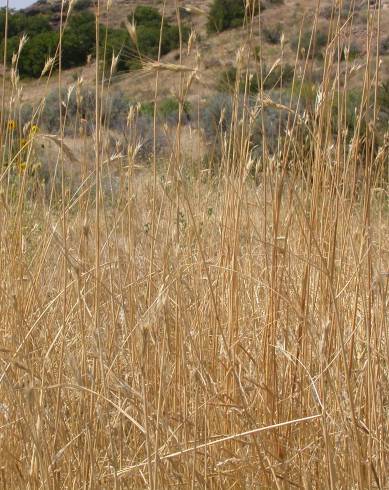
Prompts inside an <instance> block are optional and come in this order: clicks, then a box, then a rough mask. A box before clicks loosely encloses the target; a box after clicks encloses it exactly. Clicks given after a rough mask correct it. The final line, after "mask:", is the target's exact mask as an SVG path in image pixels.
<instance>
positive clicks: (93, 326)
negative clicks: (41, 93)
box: [0, 11, 389, 490]
mask: <svg viewBox="0 0 389 490" xmlns="http://www.w3.org/2000/svg"><path fill="white" fill-rule="evenodd" d="M378 15H379V12H378V11H373V12H372V13H371V19H370V21H369V22H371V23H372V25H373V24H374V23H376V22H377V19H378ZM339 27H340V26H339V24H337V23H336V22H335V23H334V33H335V38H336V32H337V29H339ZM250 36H251V33H250V28H247V43H248V44H249V41H250ZM373 46H374V43H372V45H371V46H370V48H369V50H368V53H367V55H366V57H367V58H366V62H367V66H366V68H365V72H364V90H365V94H364V98H363V100H362V103H361V107H359V108H357V111H356V121H357V122H356V125H355V127H356V129H355V133H354V134H353V135H351V136H352V137H351V138H350V135H348V134H347V132H346V131H339V133H338V134H333V133H332V131H331V120H332V119H331V106H332V105H333V100H334V97H339V99H340V104H339V107H340V109H339V112H338V127H340V128H341V129H345V126H344V124H345V123H344V112H343V109H345V104H346V99H345V97H344V94H345V93H346V92H347V83H348V81H347V80H348V75H349V73H350V71H351V70H353V68H352V66H351V65H347V66H346V72H343V71H342V72H341V71H340V70H339V65H337V64H336V63H335V64H333V61H334V60H336V59H337V55H338V52H337V49H338V48H339V49H341V47H340V46H337V45H336V42H334V43H332V45H331V46H330V47H329V48H328V50H327V53H326V59H325V70H324V75H323V82H322V85H321V91H320V92H319V94H320V95H318V97H317V99H316V106H315V108H314V110H313V112H312V113H310V114H298V113H297V112H296V111H295V109H294V108H293V109H290V110H289V108H288V107H285V105H283V104H281V103H280V104H276V103H272V102H270V101H269V99H268V98H266V96H265V94H263V93H260V95H259V97H258V99H257V101H256V105H255V107H254V108H251V109H248V108H247V109H246V110H244V111H243V114H240V113H239V110H238V109H237V108H235V110H234V117H233V118H232V121H231V128H230V131H229V133H228V135H225V137H224V139H223V138H221V139H219V140H218V141H219V143H220V142H221V141H224V143H220V145H221V146H222V148H221V149H220V159H219V167H218V170H217V171H216V172H215V171H212V169H206V170H204V169H203V167H201V165H200V163H199V162H191V161H189V160H188V159H186V158H184V157H183V153H182V151H181V146H185V144H184V143H183V144H181V137H182V133H181V128H180V126H179V125H178V126H177V130H176V134H175V138H174V139H172V140H171V155H170V157H169V158H167V159H166V160H165V161H164V162H162V163H161V162H159V161H158V160H157V155H156V154H155V155H154V159H153V162H152V165H151V166H144V167H143V166H141V168H140V169H139V163H136V160H135V158H134V154H135V153H136V145H135V144H132V143H131V144H130V146H129V147H128V149H127V150H128V152H127V153H128V155H126V156H125V157H123V158H121V159H120V164H117V162H116V161H115V162H112V161H111V159H110V158H109V157H110V155H109V154H107V150H106V147H105V145H104V137H105V134H106V129H105V128H104V126H103V125H102V124H101V121H100V119H99V117H98V115H99V109H98V110H97V118H96V131H95V135H94V137H93V141H91V140H92V139H90V140H89V139H88V138H86V136H85V137H84V140H85V147H83V146H82V145H83V144H82V138H80V139H75V146H78V147H79V148H78V150H79V152H78V153H77V159H76V158H75V152H73V151H72V149H71V148H69V145H68V144H67V140H66V139H65V138H64V136H63V131H60V134H58V135H54V136H51V138H52V139H53V141H54V143H55V148H56V153H55V152H54V150H53V155H54V153H55V156H52V158H53V161H52V162H51V171H52V173H53V174H54V173H55V172H56V173H57V174H58V175H59V177H60V185H59V186H58V185H54V180H55V179H54V178H53V179H52V180H49V181H48V182H47V183H46V186H45V187H43V186H42V184H41V183H40V182H38V181H37V179H36V176H34V175H31V174H29V173H28V168H29V167H28V166H29V164H30V160H31V163H32V160H33V155H34V153H33V152H34V145H36V144H37V142H38V141H40V140H39V138H43V136H42V135H39V134H36V135H31V136H30V138H31V140H30V142H27V143H26V145H27V146H28V147H29V148H31V151H30V153H29V156H28V157H27V161H26V162H25V165H26V166H27V168H26V167H23V166H21V163H20V162H19V160H20V159H19V160H18V157H17V156H16V157H14V158H13V160H12V161H11V160H10V158H11V157H10V145H11V143H10V141H11V140H12V138H14V137H15V135H14V134H13V133H14V132H16V131H17V127H15V128H12V127H11V126H12V125H10V124H9V120H6V119H5V118H3V119H2V128H3V133H2V134H3V140H2V156H3V162H2V164H3V165H2V167H1V168H2V173H1V204H0V270H1V275H0V335H1V339H2V340H1V344H0V359H1V364H0V469H1V471H0V482H1V484H2V486H3V488H7V489H8V488H20V489H25V488H30V489H38V488H45V489H46V488H50V489H53V490H54V489H55V490H56V489H59V488H89V489H108V488H117V489H125V488H133V489H139V488H149V489H168V488H176V487H177V488H192V489H195V488H199V489H200V488H209V489H227V488H236V489H238V488H239V489H246V488H247V489H254V488H261V489H262V488H277V489H289V488H303V489H321V488H323V489H325V488H331V489H340V488H342V489H352V488H361V489H362V488H363V489H364V488H381V489H384V488H387V487H388V485H389V475H388V469H387V468H388V465H389V437H388V430H389V372H388V356H389V338H388V285H389V284H388V278H389V249H388V243H389V221H388V187H387V182H388V181H387V178H388V143H387V136H386V138H385V139H383V140H382V141H381V140H380V142H379V145H378V148H377V149H376V150H374V151H372V150H371V149H372V148H375V145H374V143H375V139H376V137H377V136H376V133H375V123H376V120H377V112H378V107H377V105H376V104H374V105H373V110H372V111H367V110H366V106H367V100H370V96H373V100H374V93H375V90H376V88H377V86H378V83H379V78H378V74H379V71H378V67H377V71H375V69H374V68H375V66H376V65H377V66H378V63H379V60H378V59H376V58H375V57H374V49H373ZM242 56H243V55H242V53H240V55H239V56H238V61H239V63H241V67H242V68H241V76H242V79H244V76H245V67H244V62H243V59H242ZM308 64H309V62H308ZM148 66H149V67H150V66H151V65H148ZM152 66H161V65H152ZM164 66H165V67H167V68H169V66H168V65H164ZM303 68H304V67H303ZM259 70H260V68H259ZM170 71H171V77H172V78H173V77H175V78H174V79H175V80H177V79H178V80H179V83H178V86H179V89H180V95H181V97H182V99H183V98H184V97H186V96H188V94H190V91H191V82H192V81H193V80H192V79H191V77H192V73H189V74H188V73H186V72H185V70H182V69H180V68H179V67H177V68H175V69H174V70H170ZM158 76H159V75H158V72H157V73H156V75H155V78H156V80H155V97H156V98H157V96H158ZM198 76H199V77H201V72H200V73H198ZM296 76H297V75H296ZM334 80H335V83H334ZM96 82H97V83H96V90H97V93H98V95H99V94H100V93H101V91H105V90H108V89H107V88H106V87H102V86H101V84H100V73H99V71H98V70H97V71H96ZM59 83H61V74H60V76H59ZM14 84H15V85H14V94H15V98H17V84H18V81H17V80H16V81H15V82H14ZM296 85H297V84H296ZM339 87H344V88H343V89H342V88H339ZM338 89H339V91H338ZM104 93H105V92H103V95H104ZM296 93H298V91H297V92H296ZM195 95H196V94H195ZM238 100H239V97H238V95H237V94H235V102H236V103H237V104H238ZM9 102H11V99H9V100H7V101H6V103H5V105H7V103H9ZM269 105H270V106H273V109H274V110H277V111H279V112H280V113H281V112H283V111H286V112H287V113H288V114H289V118H290V119H289V125H288V128H289V129H288V131H287V133H286V134H283V133H282V134H281V133H280V135H279V139H280V143H279V149H278V151H276V152H275V153H273V154H270V153H269V152H268V151H267V150H266V145H264V149H263V152H262V156H261V158H257V157H255V156H254V154H253V153H252V149H251V148H250V145H249V140H250V135H251V132H252V131H254V126H253V114H254V113H255V114H257V115H258V114H259V115H260V114H261V111H262V109H263V107H265V106H267V107H268V106H269ZM63 110H64V111H66V108H64V109H63ZM131 117H135V116H134V114H132V115H131ZM132 121H133V119H131V118H130V124H131V123H132ZM364 122H367V123H368V124H366V125H363V123H364ZM155 124H157V120H156V119H155ZM15 126H16V124H15ZM304 128H305V129H304ZM61 130H63V127H61ZM27 131H29V129H28V128H27ZM86 140H88V141H86ZM83 148H84V149H83ZM91 148H94V152H95V157H94V160H93V161H91ZM7 158H8V160H7ZM29 159H30V160H29ZM14 166H17V167H18V171H17V172H14V171H13V168H14ZM69 168H72V169H73V170H72V171H70V170H69ZM73 171H74V172H75V173H76V175H77V185H72V186H69V185H68V180H67V177H68V174H69V173H71V172H73Z"/></svg>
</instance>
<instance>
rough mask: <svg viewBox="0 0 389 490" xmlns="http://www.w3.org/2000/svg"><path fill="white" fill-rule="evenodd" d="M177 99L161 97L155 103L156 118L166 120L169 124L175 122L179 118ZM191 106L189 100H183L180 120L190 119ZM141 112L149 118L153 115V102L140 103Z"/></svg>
mask: <svg viewBox="0 0 389 490" xmlns="http://www.w3.org/2000/svg"><path fill="white" fill-rule="evenodd" d="M179 108H180V104H179V101H178V100H177V99H176V98H175V97H167V98H166V99H162V100H161V101H160V102H159V103H158V104H157V117H158V119H160V120H162V121H164V122H168V123H171V124H176V123H177V122H178V118H179ZM190 111H191V106H190V104H189V102H184V107H183V112H182V115H181V122H182V123H184V124H185V123H186V122H188V121H189V120H190ZM140 112H141V114H142V115H143V116H147V117H149V118H151V117H153V116H154V103H153V102H143V103H142V105H141V110H140Z"/></svg>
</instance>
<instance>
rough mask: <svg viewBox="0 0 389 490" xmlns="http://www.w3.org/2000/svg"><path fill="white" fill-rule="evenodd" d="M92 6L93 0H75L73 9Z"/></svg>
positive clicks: (83, 8)
mask: <svg viewBox="0 0 389 490" xmlns="http://www.w3.org/2000/svg"><path fill="white" fill-rule="evenodd" d="M92 6H93V0H76V3H75V5H74V10H85V9H88V8H90V7H92Z"/></svg>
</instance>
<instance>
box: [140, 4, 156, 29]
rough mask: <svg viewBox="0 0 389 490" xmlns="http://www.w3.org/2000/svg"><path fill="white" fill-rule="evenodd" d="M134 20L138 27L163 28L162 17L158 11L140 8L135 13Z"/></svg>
mask: <svg viewBox="0 0 389 490" xmlns="http://www.w3.org/2000/svg"><path fill="white" fill-rule="evenodd" d="M133 16H134V20H135V23H136V24H137V25H142V26H157V27H158V28H160V27H161V22H162V16H161V14H160V13H159V12H158V10H157V9H155V8H153V7H147V6H142V5H140V6H138V7H136V9H135V11H134V14H133Z"/></svg>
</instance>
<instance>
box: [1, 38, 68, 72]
mask: <svg viewBox="0 0 389 490" xmlns="http://www.w3.org/2000/svg"><path fill="white" fill-rule="evenodd" d="M58 39H59V38H58V33H57V32H54V31H48V32H42V33H41V34H37V35H36V36H34V37H32V38H31V39H29V40H28V41H27V42H26V45H25V46H24V48H23V50H22V53H21V56H20V59H19V66H18V68H19V73H20V74H21V75H22V76H29V77H36V78H37V77H39V76H40V75H41V73H42V70H43V67H44V66H45V63H46V59H47V57H48V56H53V55H54V53H55V51H56V49H57V45H58ZM18 45H19V38H18V37H13V38H11V39H10V40H9V44H8V55H7V56H8V59H10V58H11V57H12V53H13V52H15V51H16V50H17V47H18ZM2 51H3V49H2Z"/></svg>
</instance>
